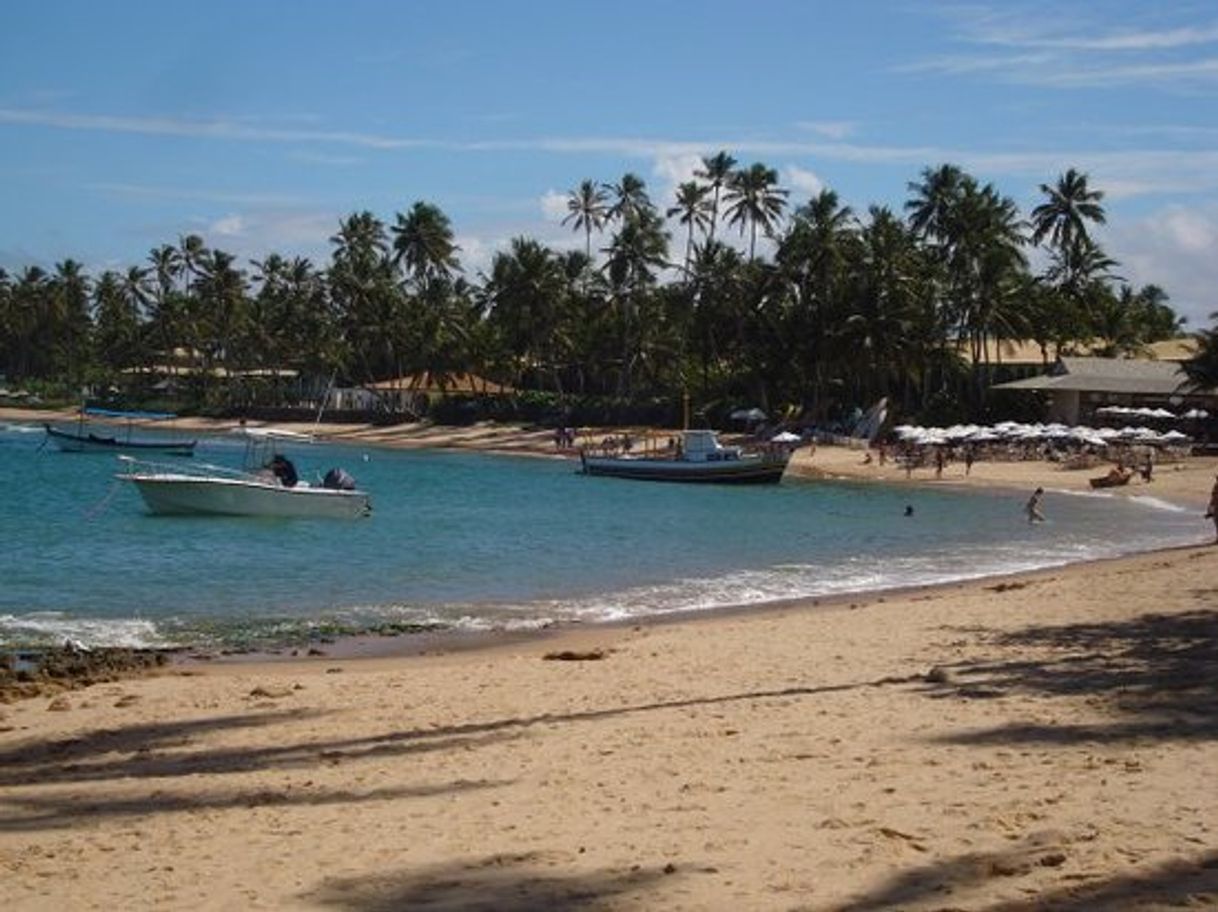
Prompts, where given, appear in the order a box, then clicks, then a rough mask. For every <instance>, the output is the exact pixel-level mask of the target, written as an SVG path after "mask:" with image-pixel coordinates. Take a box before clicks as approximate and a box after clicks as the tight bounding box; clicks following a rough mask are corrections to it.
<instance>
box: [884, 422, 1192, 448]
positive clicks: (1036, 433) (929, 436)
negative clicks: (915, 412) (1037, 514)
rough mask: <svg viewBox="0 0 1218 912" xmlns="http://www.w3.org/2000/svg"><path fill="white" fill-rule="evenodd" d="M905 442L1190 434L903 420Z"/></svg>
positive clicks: (1082, 440) (1162, 439)
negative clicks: (934, 424) (938, 424)
mask: <svg viewBox="0 0 1218 912" xmlns="http://www.w3.org/2000/svg"><path fill="white" fill-rule="evenodd" d="M893 432H894V433H895V434H896V436H897V439H899V440H900V441H901V442H902V443H909V444H914V445H916V446H944V445H958V444H965V443H995V442H1000V441H1007V442H1019V443H1032V442H1036V441H1061V442H1073V443H1077V444H1083V445H1086V446H1096V447H1103V446H1110V445H1112V444H1122V443H1144V444H1157V445H1165V446H1172V445H1179V444H1184V443H1187V442H1188V441H1190V440H1191V438H1190V437H1189V436H1188V435H1187V434H1184V433H1181V432H1180V431H1168V432H1167V433H1165V434H1164V433H1160V432H1159V431H1156V430H1155V429H1153V428H1148V427H1144V426H1139V427H1134V426H1132V425H1127V426H1125V427H1123V428H1119V429H1118V428H1092V427H1083V426H1081V425H1076V426H1074V427H1071V426H1069V425H1066V424H1059V423H1053V424H1022V423H1020V422H1018V421H1002V422H999V423H998V424H994V425H979V424H954V425H952V426H951V427H947V428H938V427H921V426H919V425H914V424H901V425H898V426H897V427H895V428H893Z"/></svg>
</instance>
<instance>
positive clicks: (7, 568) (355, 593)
mask: <svg viewBox="0 0 1218 912" xmlns="http://www.w3.org/2000/svg"><path fill="white" fill-rule="evenodd" d="M42 443H43V432H42V429H41V427H37V426H29V425H14V424H8V425H2V424H0V486H2V489H3V491H4V495H3V496H2V497H0V542H2V545H3V552H2V557H0V645H5V644H7V645H12V644H15V643H33V642H57V641H60V640H62V639H63V638H65V637H73V638H76V639H79V640H81V641H84V642H86V643H90V644H98V645H100V644H109V645H208V646H216V645H236V644H250V643H254V644H261V645H266V644H268V643H277V642H278V643H288V642H294V641H299V640H301V639H303V638H304V637H305V636H306V635H307V634H308V633H309V632H310V631H316V630H317V629H318V625H340V626H341V627H342V628H343V629H361V628H375V627H377V626H378V625H383V624H387V623H388V624H403V625H415V624H417V625H421V626H424V627H447V628H457V629H519V628H527V627H535V626H539V625H542V624H545V623H548V622H553V621H583V622H596V621H605V620H621V619H628V618H636V617H646V616H649V615H654V614H658V613H672V612H690V611H698V610H706V609H713V608H719V607H727V606H738V605H753V604H762V603H766V602H773V601H778V600H783V599H789V598H796V597H806V596H824V595H833V594H840V593H846V592H855V591H864V590H875V589H883V588H891V587H897V586H908V585H917V584H925V583H934V582H942V581H947V580H954V579H965V578H970V577H976V576H982V575H991V574H997V573H1004V572H1012V571H1018V570H1026V569H1030V568H1035V567H1044V566H1053V565H1057V564H1061V563H1065V562H1073V561H1079V560H1085V559H1089V558H1096V557H1104V556H1112V555H1117V554H1123V553H1129V552H1133V551H1141V550H1148V549H1151V548H1155V547H1161V546H1167V545H1179V544H1192V543H1199V542H1202V541H1205V540H1206V539H1207V529H1206V528H1205V524H1204V523H1203V522H1202V521H1201V520H1200V519H1199V517H1198V516H1197V515H1196V511H1193V510H1184V509H1182V508H1179V507H1177V506H1174V505H1172V504H1169V503H1165V502H1163V501H1160V500H1157V499H1155V498H1153V497H1135V498H1124V497H1114V496H1111V495H1103V494H1097V495H1082V494H1066V493H1063V492H1055V491H1052V490H1050V491H1049V493H1048V496H1047V498H1046V511H1047V514H1048V517H1049V522H1047V523H1044V524H1042V525H1036V526H1031V525H1029V524H1028V523H1027V522H1026V521H1025V519H1024V517H1023V513H1022V506H1023V501H1024V499H1025V497H1026V492H1010V493H993V492H984V493H978V492H961V491H954V490H950V489H943V488H935V489H928V488H918V489H903V488H895V487H894V488H888V487H882V486H874V485H851V484H839V483H828V482H812V481H793V480H787V481H784V482H783V483H782V484H780V485H777V486H763V487H744V488H733V487H717V486H693V487H690V486H684V485H665V484H654V483H646V482H629V481H622V480H616V479H602V478H588V477H584V476H582V475H579V474H578V473H577V472H576V471H575V469H576V466H575V464H574V463H572V462H568V461H561V460H545V459H532V458H522V457H511V456H501V455H492V454H471V453H459V452H443V451H434V452H422V451H407V452H400V451H391V450H372V449H363V448H355V447H337V446H325V445H307V446H306V445H289V446H287V447H285V450H286V452H288V454H289V455H290V456H292V458H293V459H294V460H295V462H296V464H297V466H298V467H299V468H300V470H301V473H302V475H303V476H304V477H306V478H314V477H316V476H317V475H319V474H321V473H324V472H325V471H326V470H327V469H328V468H330V467H332V466H336V465H337V466H343V467H344V468H346V469H347V470H348V471H349V472H351V474H353V475H354V476H355V477H356V479H357V480H358V482H359V483H360V486H361V487H362V488H364V489H366V490H367V491H369V492H370V494H371V496H372V502H373V515H372V516H371V517H370V518H368V519H363V520H353V521H334V520H257V519H240V518H222V517H157V516H151V515H149V514H148V513H147V512H146V510H145V508H144V504H143V501H142V500H141V499H140V497H139V494H138V492H137V491H136V490H135V489H134V488H133V487H131V486H129V485H126V484H122V483H119V482H116V481H114V478H113V476H114V474H115V472H116V471H117V470H118V468H119V466H118V463H117V461H116V460H115V459H114V458H113V457H111V456H106V455H80V454H64V453H60V452H58V451H56V450H54V449H53V448H51V447H42V446H41V445H42ZM242 452H243V448H242V446H241V444H240V443H238V442H236V441H233V440H230V439H225V438H223V437H216V438H205V439H204V440H203V441H202V442H201V444H200V447H199V451H198V455H197V456H196V461H205V462H215V463H221V464H228V465H238V464H239V463H240V461H241V456H242ZM906 504H911V505H913V507H914V515H913V516H912V517H905V516H904V515H903V511H904V508H905V505H906Z"/></svg>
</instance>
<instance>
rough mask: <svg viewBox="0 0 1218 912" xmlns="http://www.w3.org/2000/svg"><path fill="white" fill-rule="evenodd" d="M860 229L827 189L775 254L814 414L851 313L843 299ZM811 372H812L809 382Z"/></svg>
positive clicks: (803, 211) (800, 380)
mask: <svg viewBox="0 0 1218 912" xmlns="http://www.w3.org/2000/svg"><path fill="white" fill-rule="evenodd" d="M856 227H857V226H856V223H855V219H854V213H853V212H852V211H851V210H850V207H849V206H842V205H841V204H840V202H839V200H838V196H837V194H836V193H834V192H833V191H832V190H822V191H821V192H820V193H819V194H818V195H817V196H815V197H813V198H812V199H811V200H809V201H808V202H807V204H805V205H804V206H801V207H799V208H798V209H797V210H796V211H795V214H794V217H793V220H792V225H791V228H790V230H789V231H788V232H787V233H786V235H785V236H784V237H783V238H782V240H781V241H780V243H779V245H778V250H777V252H776V254H775V262H776V263H777V265H778V269H779V275H780V277H781V278H782V280H783V281H785V282H786V283H787V285H788V295H789V297H790V298H791V334H792V336H793V337H794V338H795V339H796V340H798V343H799V344H798V347H797V353H796V356H795V357H794V358H793V359H792V363H793V364H794V365H795V366H796V370H797V371H798V372H799V373H800V375H799V376H798V377H797V379H796V383H795V385H796V387H797V394H798V397H799V400H800V401H804V396H805V394H806V393H807V392H809V391H808V390H807V389H806V385H807V383H810V385H811V390H810V393H811V400H812V405H813V409H816V408H818V406H819V403H820V398H821V390H822V387H823V384H824V382H825V379H826V374H827V363H826V360H827V355H828V354H829V346H828V341H829V337H830V335H831V332H832V330H833V326H834V325H835V324H836V323H837V317H838V315H839V314H841V313H844V312H845V310H846V308H845V305H844V303H843V297H844V294H845V287H846V279H847V264H848V261H849V254H850V250H851V247H852V246H853V245H854V242H855V239H856ZM805 371H809V372H810V373H811V376H810V378H808V379H807V381H805V379H804V377H803V372H805Z"/></svg>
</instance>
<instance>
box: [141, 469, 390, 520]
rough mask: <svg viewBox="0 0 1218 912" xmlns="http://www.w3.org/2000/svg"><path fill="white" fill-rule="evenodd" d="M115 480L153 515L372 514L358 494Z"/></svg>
mask: <svg viewBox="0 0 1218 912" xmlns="http://www.w3.org/2000/svg"><path fill="white" fill-rule="evenodd" d="M118 477H119V478H121V479H123V480H125V481H130V482H131V483H132V484H134V485H135V486H136V488H137V489H138V490H139V492H140V496H142V497H143V498H144V503H145V504H147V506H148V509H149V511H150V512H152V513H156V514H166V515H204V516H265V517H283V518H305V517H314V518H324V519H356V518H358V517H361V516H367V515H368V514H369V513H371V511H372V505H371V501H370V499H369V497H368V495H367V494H366V493H364V492H363V491H343V490H336V489H333V488H321V487H311V486H306V485H299V486H296V487H291V488H288V487H284V486H282V485H279V484H274V483H270V482H265V483H264V482H260V481H252V480H244V479H237V478H231V479H230V478H198V477H195V476H191V475H172V474H160V473H158V474H138V473H131V474H122V475H119V476H118Z"/></svg>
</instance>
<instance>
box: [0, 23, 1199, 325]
mask: <svg viewBox="0 0 1218 912" xmlns="http://www.w3.org/2000/svg"><path fill="white" fill-rule="evenodd" d="M719 149H726V150H728V151H729V152H730V153H731V154H732V155H734V156H735V157H736V158H737V159H738V160H739V161H740V162H741V164H749V163H751V162H754V161H762V162H765V163H766V164H767V165H769V166H771V167H773V168H775V169H776V170H778V172H779V174H780V176H781V181H782V184H783V185H784V186H786V187H787V188H789V189H790V190H791V194H792V195H791V199H792V202H793V203H795V204H801V203H803V202H804V201H806V200H807V199H808V197H809V196H810V195H812V194H813V193H815V192H817V191H818V190H819V189H820V188H822V187H829V188H831V189H833V190H835V191H837V193H838V194H839V196H840V197H841V199H842V201H843V202H844V203H846V204H848V205H850V206H852V207H853V208H854V209H855V210H856V211H860V212H865V211H866V209H867V207H868V206H869V205H872V204H881V205H889V206H892V207H894V208H896V209H897V210H900V208H901V206H902V205H903V203H904V201H905V200H906V198H907V197H908V192H907V188H906V184H907V183H908V182H910V181H914V180H917V179H918V176H919V173H920V172H921V170H922V169H923V168H925V167H928V166H934V165H938V164H940V163H942V162H954V163H956V164H959V165H961V166H963V167H964V168H965V169H966V170H968V171H969V172H970V173H972V174H973V175H974V176H976V177H977V178H978V179H980V180H981V181H983V182H992V183H993V184H995V185H996V186H997V187H998V188H999V189H1000V190H1001V191H1002V192H1003V193H1005V194H1007V195H1009V196H1011V197H1012V198H1013V199H1014V200H1015V201H1016V202H1017V203H1018V204H1019V205H1020V207H1021V208H1022V209H1023V210H1024V211H1025V212H1027V211H1029V210H1030V209H1031V207H1032V206H1034V205H1036V203H1037V202H1038V199H1039V191H1038V186H1039V185H1040V184H1041V183H1044V182H1052V181H1053V180H1055V179H1056V177H1057V176H1058V175H1059V174H1060V173H1061V172H1063V171H1065V170H1066V169H1067V168H1070V167H1076V168H1079V169H1081V170H1083V171H1086V172H1087V173H1088V175H1089V176H1090V180H1091V183H1092V185H1093V186H1094V187H1096V188H1098V189H1101V190H1103V191H1105V193H1106V198H1105V205H1106V207H1107V209H1108V216H1109V217H1108V225H1107V226H1106V228H1105V229H1103V230H1102V232H1101V233H1100V234H1099V237H1100V239H1101V241H1102V242H1103V243H1104V244H1105V247H1106V249H1107V250H1108V252H1109V254H1110V255H1112V256H1114V257H1115V258H1116V259H1118V260H1119V261H1120V262H1121V268H1120V269H1119V270H1118V272H1119V274H1120V275H1121V276H1123V277H1124V278H1126V279H1127V280H1128V281H1130V282H1131V283H1133V284H1134V285H1142V284H1146V283H1151V282H1153V283H1155V284H1158V285H1161V286H1163V287H1164V288H1165V289H1166V290H1167V292H1168V294H1169V295H1170V296H1171V299H1172V303H1173V304H1174V306H1175V307H1176V308H1177V310H1178V311H1179V312H1181V313H1182V314H1185V315H1186V316H1188V317H1189V319H1190V323H1191V324H1192V325H1193V326H1198V327H1200V326H1208V325H1209V324H1210V321H1209V319H1208V314H1209V313H1211V312H1213V311H1215V310H1218V3H1215V2H1214V0H1207V2H1189V0H1183V2H1173V3H1163V4H1148V3H1145V2H1123V0H1120V2H1118V0H1106V2H1085V3H1084V2H1079V3H1074V2H1060V0H1059V2H1053V3H1039V2H1024V0H1005V2H1000V0H994V2H991V3H933V2H918V0H893V2H888V0H874V2H872V0H855V2H849V3H846V2H813V0H807V2H796V0H774V2H766V0H752V2H749V3H744V2H735V3H728V2H718V0H703V2H698V3H693V2H678V0H650V2H635V0H616V2H601V3H592V2H577V0H567V2H558V0H532V2H530V0H516V2H512V3H508V2H492V0H444V2H438V0H426V2H407V0H400V2H387V0H386V2H368V0H348V2H343V3H336V2H333V0H296V2H286V0H281V2H270V0H264V2H254V0H247V2H242V3H238V2H228V0H215V2H209V3H198V4H167V3H164V2H158V3H146V2H137V0H126V2H114V3H97V2H62V0H9V2H8V3H6V4H5V7H4V22H3V28H2V29H0V266H3V267H6V268H8V269H10V270H12V269H15V268H19V267H23V266H26V265H31V264H37V265H42V266H44V267H47V266H50V265H51V264H53V263H55V262H56V261H58V260H62V259H64V258H66V257H74V258H76V259H79V260H82V261H84V262H85V263H86V264H87V265H88V266H89V267H90V269H92V270H95V271H96V270H100V269H102V268H106V267H125V266H127V265H133V264H136V263H140V262H142V261H143V260H144V259H145V257H146V256H147V253H148V251H149V250H150V249H151V248H152V247H153V246H156V245H159V244H162V243H172V242H175V241H176V240H177V238H178V237H179V236H181V235H184V234H188V233H197V234H201V235H202V236H203V237H204V238H205V239H206V241H207V242H208V243H209V244H210V245H213V246H216V247H219V248H221V249H224V250H228V251H230V252H233V253H237V254H239V255H241V256H243V257H253V258H261V257H262V256H264V255H265V254H267V253H269V252H271V251H277V252H280V253H283V254H285V255H307V256H311V257H313V258H314V259H315V260H317V261H318V262H320V263H324V262H325V261H326V260H327V258H328V250H329V245H328V243H327V239H328V238H329V237H330V236H331V235H332V234H333V233H334V232H335V230H336V228H337V226H338V222H339V220H340V219H341V218H342V217H343V216H345V215H347V214H349V213H351V212H354V211H357V210H362V209H369V210H371V211H372V212H373V213H375V214H376V215H377V216H378V217H380V218H381V219H382V220H384V221H386V222H392V221H393V218H394V214H395V213H396V212H405V211H406V210H407V209H409V207H410V206H411V204H412V203H413V202H414V201H415V200H420V199H423V200H427V201H429V202H433V203H435V204H436V205H438V206H440V208H441V209H443V210H444V211H445V212H446V213H447V214H448V215H449V217H450V219H451V220H452V224H453V228H454V230H455V232H456V235H457V238H458V243H459V244H460V245H461V247H462V262H463V263H464V265H465V267H466V270H467V272H469V273H471V274H473V275H474V276H476V275H477V273H478V272H479V271H480V270H483V269H485V268H486V267H487V265H488V263H489V260H490V257H491V256H492V255H493V252H494V251H495V250H496V249H500V248H502V247H503V246H505V245H506V243H507V242H508V241H509V240H510V239H511V238H512V237H514V236H517V235H521V234H525V235H529V236H532V237H536V238H538V239H540V240H542V241H544V242H546V243H549V244H552V245H554V246H582V239H581V237H580V236H577V235H575V234H573V233H572V232H570V231H569V230H568V229H567V228H565V227H563V226H562V225H561V224H560V221H561V217H562V214H563V199H564V195H565V193H566V191H568V190H569V189H571V188H572V187H574V186H576V185H577V184H578V183H579V182H580V181H581V180H582V179H584V178H592V179H595V180H598V181H605V182H613V181H616V180H618V179H619V178H620V177H621V175H622V174H623V173H625V172H626V171H633V172H635V173H637V174H639V175H640V176H642V177H643V178H644V179H645V180H646V181H647V184H648V188H649V190H650V191H651V193H652V197H653V199H655V200H656V201H657V202H658V203H659V204H660V205H661V206H666V205H668V204H670V202H671V194H672V188H673V187H674V186H675V185H676V183H678V182H679V181H681V180H685V179H688V178H689V176H690V172H691V170H692V169H693V168H694V167H695V166H696V164H697V161H698V158H699V156H701V155H708V154H712V153H714V152H716V151H718V150H719ZM679 238H680V234H679V232H678V231H676V230H674V249H679V246H678V245H679Z"/></svg>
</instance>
